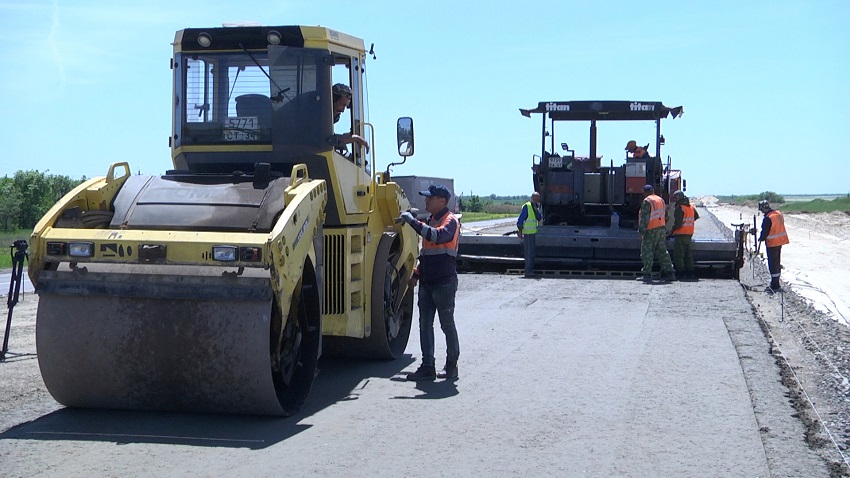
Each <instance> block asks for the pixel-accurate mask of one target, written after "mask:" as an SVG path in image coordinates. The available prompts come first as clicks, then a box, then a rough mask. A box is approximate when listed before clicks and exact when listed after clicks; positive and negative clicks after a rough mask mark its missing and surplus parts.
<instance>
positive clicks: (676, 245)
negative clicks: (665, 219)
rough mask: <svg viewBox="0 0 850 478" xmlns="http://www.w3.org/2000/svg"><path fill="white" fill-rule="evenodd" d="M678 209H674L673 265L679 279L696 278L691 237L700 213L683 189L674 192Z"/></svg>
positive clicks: (671, 231) (672, 231)
mask: <svg viewBox="0 0 850 478" xmlns="http://www.w3.org/2000/svg"><path fill="white" fill-rule="evenodd" d="M673 200H674V201H676V209H675V210H674V211H673V228H672V229H671V230H670V235H672V236H673V265H675V266H676V272H677V273H678V276H679V280H682V279H690V280H696V278H697V276H696V274H694V258H693V255H691V239H692V238H693V235H694V223H695V222H696V220H697V219H699V213H698V212H697V210H696V209H694V207H693V206H691V202H690V200H688V197H687V196H685V192H684V191H682V190H679V191H676V192H674V193H673Z"/></svg>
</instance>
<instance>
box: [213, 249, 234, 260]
mask: <svg viewBox="0 0 850 478" xmlns="http://www.w3.org/2000/svg"><path fill="white" fill-rule="evenodd" d="M212 253H213V260H216V261H221V262H233V261H235V260H236V259H238V258H239V254H238V253H239V249H238V248H237V247H235V246H213V249H212Z"/></svg>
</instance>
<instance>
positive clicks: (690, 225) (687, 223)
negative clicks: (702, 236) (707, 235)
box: [673, 204, 694, 236]
mask: <svg viewBox="0 0 850 478" xmlns="http://www.w3.org/2000/svg"><path fill="white" fill-rule="evenodd" d="M679 207H680V208H682V213H683V214H684V216H683V217H682V227H680V228H679V229H676V231H675V232H674V233H673V235H674V236H693V235H694V207H693V206H691V205H690V204H682V205H681V206H679Z"/></svg>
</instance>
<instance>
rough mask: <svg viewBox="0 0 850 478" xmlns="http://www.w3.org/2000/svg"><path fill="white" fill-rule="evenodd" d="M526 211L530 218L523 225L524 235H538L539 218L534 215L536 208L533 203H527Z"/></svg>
mask: <svg viewBox="0 0 850 478" xmlns="http://www.w3.org/2000/svg"><path fill="white" fill-rule="evenodd" d="M524 207H525V211H526V212H527V213H528V217H527V218H526V219H525V222H524V223H523V224H522V233H523V234H537V224H538V223H537V216H535V215H534V206H533V205H532V204H531V201H529V202H527V203H525V206H524Z"/></svg>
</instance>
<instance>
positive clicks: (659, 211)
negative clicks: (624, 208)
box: [644, 194, 667, 231]
mask: <svg viewBox="0 0 850 478" xmlns="http://www.w3.org/2000/svg"><path fill="white" fill-rule="evenodd" d="M644 201H649V205H650V209H649V224H647V226H646V230H647V231H649V230H652V229H656V228H659V227H665V226H666V225H667V211H666V208H665V207H664V200H663V199H661V198H660V197H659V196H657V195H655V194H650V195H649V196H647V197H646V198H644Z"/></svg>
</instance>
